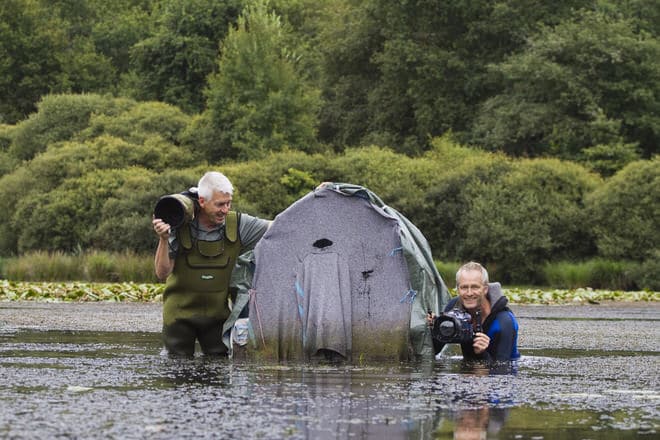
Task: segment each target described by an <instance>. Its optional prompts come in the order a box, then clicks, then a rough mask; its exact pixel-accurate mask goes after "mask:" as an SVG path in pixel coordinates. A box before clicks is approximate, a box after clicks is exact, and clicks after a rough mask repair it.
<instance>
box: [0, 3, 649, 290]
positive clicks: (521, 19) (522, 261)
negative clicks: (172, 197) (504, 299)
mask: <svg viewBox="0 0 660 440" xmlns="http://www.w3.org/2000/svg"><path fill="white" fill-rule="evenodd" d="M658 29H660V4H658V2H656V1H651V0H635V1H624V0H572V1H566V2H546V3H543V4H542V5H538V4H536V3H534V6H533V7H530V4H529V2H524V1H522V2H521V1H519V0H496V1H490V0H488V1H487V0H480V1H476V2H468V3H466V2H462V1H453V0H447V1H442V2H437V1H428V0H410V1H404V2H389V1H383V0H360V1H358V0H316V1H312V0H272V1H270V2H269V1H267V0H223V1H218V0H194V1H188V2H179V1H175V0H118V1H114V2H102V1H100V0H79V1H75V2H71V1H65V0H61V1H60V0H56V1H46V0H6V1H5V2H3V4H2V6H0V212H2V213H3V218H2V220H3V221H2V222H0V256H2V257H15V256H22V255H33V253H35V252H37V253H38V252H50V253H62V255H72V254H76V253H80V252H95V251H98V252H118V253H121V252H134V253H138V254H144V255H148V254H151V253H152V251H153V248H154V246H155V237H154V235H153V232H152V231H151V228H150V219H151V211H152V209H153V205H154V204H155V201H156V200H157V199H158V197H159V196H161V195H163V194H167V193H174V192H180V191H182V190H185V189H187V188H188V187H190V186H194V185H195V184H196V182H197V179H198V178H199V176H200V175H201V174H202V173H203V172H204V171H206V170H208V169H218V170H220V171H222V172H224V173H225V174H227V176H229V178H230V179H231V180H232V182H233V183H234V184H235V186H236V188H237V194H236V197H235V202H236V203H235V207H236V208H237V209H239V210H244V211H246V212H250V213H251V214H254V215H259V216H263V217H266V218H273V217H275V216H276V215H277V214H278V213H279V212H281V211H282V210H284V209H286V208H287V207H288V206H289V205H290V204H291V203H293V202H294V201H295V200H297V199H298V198H300V197H301V196H303V195H304V194H306V193H307V192H308V191H310V190H313V188H314V187H315V186H316V185H317V184H318V183H319V182H322V181H336V182H350V183H355V184H360V185H364V186H367V187H369V188H370V189H371V190H373V191H374V192H376V193H377V194H378V195H379V196H380V197H381V198H382V199H383V200H384V201H385V202H386V203H388V204H389V205H391V206H392V207H394V208H396V209H397V210H399V211H401V212H402V213H403V214H404V215H406V216H407V217H408V218H409V219H410V220H411V221H413V223H415V224H416V225H417V226H419V227H420V229H421V230H422V231H423V232H424V234H425V235H426V236H427V238H428V239H429V242H430V243H431V246H432V249H433V252H434V255H435V256H436V257H437V258H439V259H440V260H443V261H448V262H449V261H464V260H467V259H474V260H480V261H482V262H484V263H486V264H487V265H488V267H489V269H491V271H492V272H493V273H495V274H497V275H498V278H499V279H501V280H502V281H505V282H518V283H542V282H547V281H548V279H549V278H551V277H552V275H551V273H550V272H551V271H548V270H547V267H548V265H552V264H555V265H560V264H563V263H564V262H565V263H567V264H569V265H574V266H575V265H579V264H583V262H585V261H595V263H593V265H591V266H589V267H591V269H590V270H593V271H603V269H602V268H603V267H605V268H607V267H609V268H610V269H605V270H604V271H605V272H607V271H609V272H617V273H619V272H621V273H623V272H625V276H624V278H625V279H626V280H629V279H634V280H635V281H634V283H633V284H634V285H631V286H626V288H627V287H630V288H650V289H658V288H659V287H658V285H659V284H660V281H659V280H658V275H657V273H658V270H657V264H658V263H657V262H658V260H659V259H660V251H659V242H660V233H659V231H660V225H659V224H658V223H659V219H660V212H658V211H659V210H660V208H659V206H660V203H659V199H660V162H659V161H658V158H657V151H658V143H659V142H660V43H659V41H658ZM604 261H614V262H615V263H616V265H615V266H609V265H608V264H609V263H607V264H606V263H603V262H604ZM555 267H557V266H555ZM544 268H546V269H544ZM567 270H568V269H564V272H565V271H567ZM555 276H556V275H555ZM604 278H607V277H605V276H602V277H599V279H604ZM616 282H617V281H615V280H613V281H612V283H616Z"/></svg>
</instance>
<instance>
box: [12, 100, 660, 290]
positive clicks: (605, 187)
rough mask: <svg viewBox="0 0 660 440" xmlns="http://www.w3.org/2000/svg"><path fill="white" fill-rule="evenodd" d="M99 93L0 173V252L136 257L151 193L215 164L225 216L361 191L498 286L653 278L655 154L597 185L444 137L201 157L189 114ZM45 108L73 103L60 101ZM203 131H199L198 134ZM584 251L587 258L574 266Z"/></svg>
mask: <svg viewBox="0 0 660 440" xmlns="http://www.w3.org/2000/svg"><path fill="white" fill-rule="evenodd" d="M99 99H100V98H99ZM106 99H107V100H109V101H110V103H106V104H102V103H101V101H94V102H95V103H96V104H95V106H96V107H95V108H98V109H105V110H104V111H101V110H99V111H93V112H90V113H89V114H87V113H85V112H86V111H87V110H85V111H82V110H81V114H85V115H86V116H85V117H84V118H86V122H84V123H83V122H81V120H80V119H76V118H74V119H66V118H63V119H59V122H58V123H59V124H62V125H63V126H61V127H60V131H59V133H60V134H59V135H57V136H56V137H55V138H53V139H57V140H52V141H50V140H49V141H47V143H46V145H45V147H44V148H45V149H44V151H42V152H40V153H38V154H36V155H35V156H34V157H33V158H31V159H24V161H23V162H18V161H17V162H14V164H15V166H14V167H12V168H10V169H8V171H7V172H6V174H4V175H2V176H1V177H0V211H2V212H5V213H6V216H5V221H4V222H2V223H0V255H3V256H5V257H6V256H11V255H16V254H23V253H31V252H40V251H50V252H64V253H66V254H71V253H75V252H81V251H83V252H87V251H92V250H96V251H102V252H110V251H111V252H124V251H130V252H135V253H141V254H150V253H152V252H153V249H154V247H155V244H156V238H155V235H154V234H153V231H152V230H151V225H150V219H151V214H152V210H153V206H154V204H155V202H156V201H157V200H158V198H159V197H160V196H162V195H164V194H170V193H175V192H181V191H183V190H186V189H188V188H189V187H191V186H194V185H196V183H197V180H198V179H199V177H200V176H201V175H202V174H203V173H204V172H205V171H207V170H208V169H218V170H221V171H223V172H224V173H225V174H227V176H228V177H229V178H230V179H231V180H232V182H233V183H234V185H235V187H236V193H235V196H234V200H235V203H234V206H235V208H236V209H237V210H241V211H244V212H248V213H250V214H253V215H258V216H261V217H264V218H269V219H272V218H274V217H275V216H276V215H277V214H278V213H279V212H281V211H283V210H284V209H286V208H287V207H288V206H289V205H291V204H292V203H293V202H295V201H296V200H297V199H299V198H300V197H302V196H304V195H305V194H307V193H308V192H309V191H311V190H313V189H314V188H315V187H316V186H317V185H318V184H319V183H320V182H323V181H334V182H348V183H354V184H359V185H363V186H366V187H368V188H369V189H371V190H372V191H374V192H375V193H376V194H378V195H379V196H380V197H381V198H382V199H383V201H384V202H385V203H387V204H388V205H390V206H391V207H393V208H395V209H397V210H398V211H400V212H402V213H403V214H404V215H406V217H408V218H409V219H410V220H411V221H412V222H413V223H414V224H416V225H417V226H418V227H419V228H420V229H421V231H422V232H423V233H424V234H425V236H426V237H427V238H428V239H429V242H430V244H431V248H432V250H433V253H434V256H435V257H436V258H439V259H441V260H443V261H465V260H479V261H482V262H483V263H485V264H486V265H487V267H488V268H489V271H490V272H491V273H492V274H493V276H494V279H495V278H496V279H498V280H500V281H503V282H515V283H526V284H527V283H532V282H535V283H543V282H547V280H548V279H550V280H557V277H556V276H555V275H552V271H550V270H549V269H547V265H548V263H550V264H551V266H550V267H552V264H560V262H569V263H567V264H574V265H575V268H576V270H578V272H580V271H581V272H585V271H586V272H588V273H589V274H590V275H589V277H584V276H581V277H578V279H580V280H584V279H586V280H587V281H579V283H583V282H589V283H592V284H594V286H593V287H596V285H598V286H599V287H608V286H609V287H621V288H623V287H627V286H635V287H637V288H645V287H646V288H654V287H653V286H657V285H658V276H657V273H658V271H657V270H654V269H657V268H655V266H657V263H654V261H657V255H658V247H659V243H658V239H659V238H658V234H657V230H658V229H659V228H658V226H659V225H658V218H660V213H659V212H658V209H659V206H660V200H659V199H660V195H659V190H658V188H659V187H660V185H659V183H660V182H659V179H660V175H659V167H658V164H659V163H660V161H659V160H658V159H653V160H646V161H637V162H633V163H630V164H629V165H628V166H626V167H625V168H624V169H623V170H621V171H620V172H618V173H617V174H615V175H614V176H612V177H609V178H607V179H606V180H604V181H603V180H602V179H601V178H600V177H599V176H598V175H596V174H593V172H592V171H590V170H588V169H587V168H584V167H582V166H580V165H577V164H575V163H572V162H567V161H560V160H557V159H533V160H531V159H525V160H521V159H512V158H509V157H506V156H504V155H502V154H496V153H488V152H484V151H479V150H475V149H471V148H467V147H464V146H461V145H458V144H457V143H456V142H455V141H453V140H452V138H451V137H450V136H445V137H442V138H436V139H434V140H433V141H432V144H433V148H432V149H431V150H429V151H427V152H426V153H425V154H424V155H422V156H419V157H410V156H406V155H403V154H399V153H396V152H394V151H393V150H392V149H390V148H386V147H382V146H370V147H363V148H352V149H347V150H346V151H344V152H343V153H341V154H336V153H330V152H326V153H325V154H320V153H319V154H308V153H304V152H302V151H295V150H289V149H285V150H284V151H280V152H271V153H269V154H268V155H267V156H266V157H265V158H263V159H261V160H253V161H247V162H230V161H227V160H222V161H213V162H212V163H208V162H207V161H206V160H205V159H204V156H205V154H204V153H206V151H204V150H203V149H202V150H198V149H196V145H197V144H196V142H195V140H196V139H198V138H196V132H195V129H194V128H195V127H198V123H199V121H198V120H197V118H191V117H189V116H187V115H185V114H183V113H182V112H180V111H179V110H178V109H176V108H175V107H172V106H169V105H165V104H160V103H137V102H135V101H130V100H116V99H114V98H106ZM58 100H59V101H58ZM83 101H84V100H83ZM45 102H51V101H50V100H45ZM53 102H60V103H66V102H70V103H72V104H71V105H72V106H73V107H74V108H87V107H85V106H84V105H82V106H81V105H79V104H80V102H79V101H77V100H76V99H75V98H74V97H70V98H67V97H64V96H60V97H58V98H57V99H54V101H53ZM62 105H64V104H62ZM108 109H112V110H108ZM64 113H65V114H67V112H64ZM74 113H75V112H74ZM46 116H48V117H46ZM46 116H44V115H41V114H37V115H35V116H34V117H33V118H31V121H48V120H51V119H52V121H55V120H58V119H57V117H56V115H54V114H50V113H49V111H46ZM84 118H83V119H84ZM49 124H50V123H49ZM67 124H68V125H67ZM46 126H48V124H46V125H44V127H46ZM20 130H24V132H22V134H21V136H20V137H17V136H15V134H16V131H20ZM25 130H26V129H25V127H21V126H20V124H19V126H16V127H10V126H3V127H2V132H0V134H1V135H2V136H1V137H0V140H2V142H3V144H2V148H4V149H5V153H6V154H7V155H8V156H9V157H12V158H13V157H15V156H13V154H12V151H18V150H20V149H21V148H22V147H20V146H21V145H28V144H33V145H36V144H38V143H39V142H43V139H42V138H41V137H40V136H45V135H51V134H49V133H48V130H47V129H45V128H43V129H40V130H35V131H33V132H30V131H25ZM30 133H32V135H33V137H32V138H30V136H29V135H30ZM64 133H70V134H68V135H65V134H64ZM208 135H209V133H206V132H204V133H202V134H201V136H204V137H207V138H206V141H212V139H213V136H208ZM67 136H68V137H67ZM17 139H18V140H17ZM30 139H31V140H30ZM39 139H42V140H39ZM19 141H20V142H24V143H25V144H20V142H19ZM17 142H19V143H17ZM19 147H20V148H19ZM40 148H41V147H40ZM12 149H13V150H12ZM16 160H17V159H16ZM597 257H602V258H601V259H600V260H595V261H597V263H593V262H589V263H581V262H585V261H590V260H593V259H594V258H597ZM605 258H606V260H605ZM610 261H611V262H613V263H612V264H610V263H609V262H610ZM605 262H608V263H605ZM627 262H630V264H628V263H627ZM585 267H586V269H584V268H585ZM544 268H546V269H544ZM567 271H569V269H568V268H566V267H560V270H559V272H560V273H562V279H563V280H564V281H563V282H566V280H569V281H568V282H570V279H571V276H566V272H567ZM569 272H570V271H569ZM553 282H559V281H553Z"/></svg>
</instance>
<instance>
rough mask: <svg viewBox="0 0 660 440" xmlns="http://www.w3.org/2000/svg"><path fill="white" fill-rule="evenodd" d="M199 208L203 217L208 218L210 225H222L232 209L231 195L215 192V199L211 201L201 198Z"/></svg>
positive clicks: (212, 198)
mask: <svg viewBox="0 0 660 440" xmlns="http://www.w3.org/2000/svg"><path fill="white" fill-rule="evenodd" d="M199 207H200V208H201V214H202V216H204V217H206V220H207V221H208V223H209V225H211V226H218V225H221V224H222V223H223V222H224V221H225V218H226V217H227V213H228V212H229V210H230V209H231V195H230V194H227V193H223V192H220V191H214V192H213V197H211V199H210V200H206V199H204V197H201V196H200V198H199Z"/></svg>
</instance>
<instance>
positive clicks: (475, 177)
mask: <svg viewBox="0 0 660 440" xmlns="http://www.w3.org/2000/svg"><path fill="white" fill-rule="evenodd" d="M463 150H466V149H463ZM468 151H469V150H468ZM436 160H437V161H438V162H439V164H440V165H441V166H442V169H441V171H440V170H439V171H438V172H437V173H436V174H435V176H433V177H432V179H431V180H430V188H429V189H428V191H427V195H426V198H425V202H424V204H422V205H420V210H421V212H420V213H419V214H418V216H417V225H418V227H419V228H420V229H421V230H422V232H424V234H425V235H426V237H427V239H428V240H429V243H430V245H431V249H432V250H433V254H434V255H435V256H436V257H439V258H442V259H456V258H460V259H465V258H467V259H474V258H476V256H470V255H467V253H464V252H462V243H463V242H464V240H465V239H466V226H467V224H466V222H465V217H466V216H468V215H471V214H469V212H470V209H471V205H472V202H473V196H472V194H473V193H475V192H477V191H476V189H477V188H479V187H480V185H482V184H483V185H493V184H494V183H495V182H496V181H497V180H498V179H499V178H500V176H501V175H503V174H505V173H507V172H508V171H509V170H510V169H511V167H512V166H513V165H512V162H511V161H510V160H509V159H507V158H506V157H504V156H502V155H494V154H487V153H483V152H479V151H473V152H472V154H471V155H469V156H463V158H462V160H461V161H460V162H458V163H455V162H453V161H452V159H451V158H448V159H447V163H449V165H450V166H449V167H444V166H443V165H444V164H443V162H444V159H443V158H442V157H439V158H437V159H436ZM482 263H486V262H485V261H482Z"/></svg>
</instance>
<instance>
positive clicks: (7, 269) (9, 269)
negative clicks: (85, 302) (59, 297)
mask: <svg viewBox="0 0 660 440" xmlns="http://www.w3.org/2000/svg"><path fill="white" fill-rule="evenodd" d="M153 261H154V260H153V255H142V254H136V253H133V252H116V253H111V252H105V251H91V252H86V253H80V254H65V253H62V252H43V251H39V252H32V253H29V254H25V255H22V256H20V257H12V258H6V259H3V261H2V265H1V266H0V270H1V272H0V275H1V277H2V278H5V279H8V280H13V281H93V282H128V281H133V282H136V283H153V282H156V281H157V280H156V276H155V274H154V266H153Z"/></svg>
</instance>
